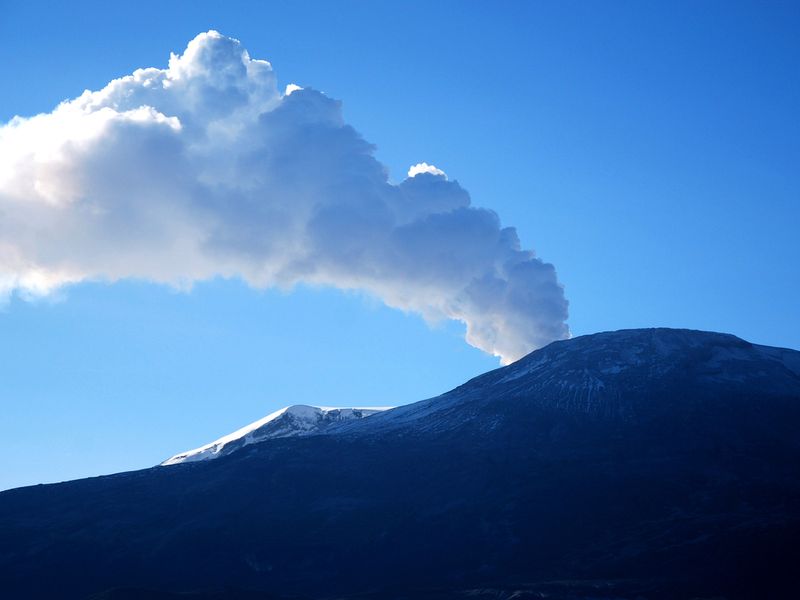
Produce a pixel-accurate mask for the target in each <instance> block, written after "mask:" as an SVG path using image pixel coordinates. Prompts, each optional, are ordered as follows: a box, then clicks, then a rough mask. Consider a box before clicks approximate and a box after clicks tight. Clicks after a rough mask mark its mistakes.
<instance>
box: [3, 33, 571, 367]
mask: <svg viewBox="0 0 800 600" xmlns="http://www.w3.org/2000/svg"><path fill="white" fill-rule="evenodd" d="M220 276H222V277H242V278H244V279H245V280H246V281H247V282H249V283H250V284H251V285H253V286H258V287H266V286H276V285H277V286H284V287H291V286H292V285H294V284H296V283H299V282H304V283H309V284H317V285H325V286H335V287H338V288H341V289H358V290H363V291H366V292H368V293H370V294H374V295H376V296H377V297H379V298H381V300H382V301H383V302H385V303H386V304H387V305H389V306H392V307H395V308H398V309H402V310H406V311H412V312H415V313H419V314H421V315H422V316H423V317H424V318H426V319H428V320H429V321H436V320H440V319H456V320H459V321H463V322H464V323H465V324H466V327H467V333H466V339H467V341H468V342H469V343H470V344H472V345H473V346H476V347H478V348H480V349H482V350H484V351H486V352H489V353H492V354H495V355H497V356H500V357H501V359H502V360H503V361H504V362H509V361H512V360H515V359H517V358H519V357H521V356H522V355H524V354H526V353H527V352H529V351H531V350H533V349H535V348H537V347H540V346H542V345H544V344H546V343H548V342H550V341H552V340H555V339H561V338H564V337H567V336H568V335H569V330H568V328H567V326H566V324H565V320H566V318H567V302H566V300H565V299H564V293H563V288H562V286H561V285H560V284H559V283H558V280H557V277H556V273H555V269H554V268H553V266H552V265H550V264H547V263H544V262H542V261H541V260H539V259H538V258H536V257H535V256H534V254H533V253H532V252H531V251H527V250H522V249H521V248H520V243H519V239H518V237H517V234H516V231H515V230H514V229H513V228H503V227H502V226H501V225H500V221H499V219H498V217H497V215H496V214H495V213H494V212H492V211H490V210H486V209H482V208H476V207H473V206H471V203H470V197H469V194H468V193H467V192H466V191H465V190H464V189H463V188H461V186H459V184H458V183H457V182H456V181H451V180H448V179H447V176H446V175H445V174H444V173H443V172H442V171H441V170H439V169H437V168H436V167H434V166H432V165H427V164H425V163H420V164H419V165H416V166H414V167H412V168H411V170H410V171H409V177H408V178H406V179H405V180H404V181H402V182H401V183H400V184H398V185H394V184H392V183H390V182H389V181H388V177H387V172H386V168H385V167H384V166H383V165H382V164H380V163H379V162H378V161H377V160H376V159H375V158H374V147H373V146H372V145H371V144H369V143H368V142H366V141H365V140H364V139H363V138H362V137H361V136H360V135H359V134H358V132H357V131H356V130H355V129H353V128H352V127H351V126H349V125H347V124H346V123H345V122H344V120H343V118H342V112H341V105H340V103H339V102H337V101H335V100H332V99H330V98H328V97H327V96H325V95H324V94H322V93H320V92H318V91H315V90H312V89H301V88H298V87H297V86H289V87H288V88H287V90H286V92H285V93H284V92H281V91H280V90H279V89H278V87H277V83H276V79H275V75H274V72H273V70H272V67H271V66H270V65H269V63H267V62H266V61H260V60H253V59H251V58H250V57H249V55H248V54H247V52H246V51H245V50H244V49H243V48H242V47H241V45H240V44H239V42H238V41H237V40H234V39H231V38H227V37H225V36H222V35H220V34H218V33H216V32H213V31H212V32H208V33H203V34H200V35H199V36H197V37H196V38H195V39H194V40H192V41H191V42H190V43H189V45H188V47H187V48H186V51H185V52H184V53H183V55H181V56H176V55H172V57H171V58H170V61H169V67H168V68H166V69H154V68H150V69H140V70H137V71H136V72H134V73H133V74H132V75H130V76H127V77H123V78H121V79H117V80H114V81H112V82H111V83H109V84H108V85H107V86H106V87H105V88H104V89H102V90H100V91H96V92H90V91H86V92H84V93H83V94H82V95H81V96H80V97H78V98H75V99H74V100H69V101H67V102H64V103H62V104H60V105H59V106H58V107H57V108H56V109H55V110H53V112H51V113H47V114H40V115H37V116H34V117H31V118H19V117H16V118H15V119H13V120H12V121H10V122H9V123H7V124H5V125H3V126H1V127H0V295H6V296H7V295H8V294H11V293H14V292H15V291H16V292H19V293H23V294H30V295H37V294H47V293H50V292H51V291H52V290H54V289H56V288H58V287H60V286H63V285H65V284H69V283H73V282H78V281H84V280H105V281H115V280H118V279H121V278H131V277H135V278H144V279H147V280H151V281H155V282H161V283H165V284H169V285H177V286H185V287H188V286H190V285H191V284H192V283H193V282H195V281H200V280H205V279H209V278H213V277H220Z"/></svg>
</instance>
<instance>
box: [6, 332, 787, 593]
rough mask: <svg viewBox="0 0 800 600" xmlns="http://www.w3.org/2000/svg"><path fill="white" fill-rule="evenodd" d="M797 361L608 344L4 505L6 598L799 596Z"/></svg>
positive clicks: (689, 342)
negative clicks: (118, 592) (128, 591)
mask: <svg viewBox="0 0 800 600" xmlns="http://www.w3.org/2000/svg"><path fill="white" fill-rule="evenodd" d="M798 365H800V353H798V352H795V351H792V350H783V349H776V348H768V347H763V346H756V345H751V344H748V343H747V342H744V341H742V340H740V339H738V338H735V337H733V336H727V335H722V334H710V333H704V332H691V331H681V330H663V329H662V330H632V331H624V332H612V333H606V334H598V335H594V336H585V337H582V338H575V339H573V340H569V341H564V342H557V343H554V344H551V345H550V346H548V347H546V348H543V349H542V350H539V351H536V352H534V353H532V354H530V355H529V356H527V357H525V358H523V359H522V360H521V361H518V362H517V363H514V364H512V365H510V366H508V367H505V368H502V369H498V370H496V371H492V372H490V373H487V374H486V375H482V376H480V377H477V378H475V379H473V380H472V381H470V382H468V383H466V384H464V385H463V386H460V387H459V388H456V389H455V390H453V391H451V392H448V393H447V394H444V395H442V396H440V397H438V398H434V399H431V400H426V401H423V402H419V403H416V404H412V405H408V406H404V407H400V408H397V409H393V410H389V411H385V412H381V413H378V414H374V415H372V416H370V417H369V418H367V419H358V420H352V421H344V422H337V423H333V424H331V425H330V427H328V428H326V430H325V431H324V432H323V433H322V434H319V435H309V436H300V437H289V438H274V439H267V440H264V441H262V442H260V443H254V444H249V445H245V446H243V447H241V448H238V449H237V450H236V451H232V452H230V453H228V454H227V455H225V456H222V457H221V458H219V459H218V460H213V461H199V462H191V463H185V464H177V465H174V466H170V467H168V468H163V467H156V468H153V469H148V470H144V471H138V472H134V473H123V474H119V475H113V476H109V477H102V478H94V479H88V480H81V481H74V482H68V483H64V484H58V485H49V486H36V487H32V488H21V489H18V490H11V491H7V492H3V493H0V593H2V594H3V595H6V596H9V597H26V598H51V597H58V598H65V599H70V598H84V597H87V596H89V595H90V594H94V593H99V592H102V591H103V590H106V589H110V588H137V589H140V590H141V589H150V590H159V593H161V595H162V596H164V595H165V594H166V593H167V592H188V591H191V592H197V593H198V594H200V593H205V594H206V595H210V594H213V593H216V592H220V590H225V589H229V588H236V589H242V590H252V592H253V593H257V592H263V593H266V594H273V595H275V596H291V595H297V596H303V597H307V598H350V597H352V598H355V597H359V598H417V599H419V598H431V599H433V598H461V597H463V598H467V597H469V598H473V599H474V598H495V599H497V598H511V597H512V596H513V597H514V598H541V597H548V598H564V599H566V598H588V597H592V598H690V597H693V598H701V597H707V598H711V597H714V598H752V597H771V598H781V597H786V598H789V597H792V595H793V593H794V574H793V569H794V566H795V565H796V564H797V561H798V560H800V551H799V550H798V548H797V545H796V540H797V539H798V536H800V475H799V474H798V467H797V465H798V464H800V440H799V439H798V435H797V431H798V427H800V374H799V372H798ZM220 593H221V592H220ZM107 597H109V598H110V597H114V592H109V594H108V595H107ZM120 597H122V596H120ZM140 597H142V598H145V597H147V596H146V595H145V592H140ZM152 597H157V596H155V595H153V596H152ZM231 597H233V596H231Z"/></svg>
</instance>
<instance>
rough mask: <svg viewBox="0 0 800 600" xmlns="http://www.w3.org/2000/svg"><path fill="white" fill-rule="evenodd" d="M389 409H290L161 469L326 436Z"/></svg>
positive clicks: (168, 462) (175, 458) (170, 460)
mask: <svg viewBox="0 0 800 600" xmlns="http://www.w3.org/2000/svg"><path fill="white" fill-rule="evenodd" d="M388 408H391V407H387V406H371V407H364V408H333V407H330V406H307V405H305V404H295V405H293V406H287V407H285V408H282V409H280V410H276V411H275V412H274V413H270V414H268V415H267V416H266V417H264V418H262V419H259V420H258V421H254V422H253V423H250V424H249V425H245V426H244V427H242V428H241V429H237V430H236V431H234V432H233V433H229V434H228V435H225V436H223V437H221V438H219V439H218V440H215V441H213V442H211V443H210V444H206V445H205V446H200V447H199V448H195V449H194V450H188V451H187V452H181V453H180V454H176V455H175V456H173V457H171V458H168V459H167V460H165V461H164V462H163V463H161V466H167V465H176V464H179V463H185V462H196V461H199V460H209V459H212V458H218V457H220V456H224V455H226V454H230V453H231V452H233V451H234V450H238V449H239V448H242V447H243V446H247V445H249V444H254V443H257V442H261V441H264V440H267V439H274V438H282V437H298V436H302V435H313V434H316V433H322V432H323V431H325V430H326V429H328V428H329V427H330V426H331V425H333V424H335V423H339V422H342V421H350V420H354V419H363V418H365V417H369V416H370V415H373V414H375V413H377V412H380V411H383V410H386V409H388Z"/></svg>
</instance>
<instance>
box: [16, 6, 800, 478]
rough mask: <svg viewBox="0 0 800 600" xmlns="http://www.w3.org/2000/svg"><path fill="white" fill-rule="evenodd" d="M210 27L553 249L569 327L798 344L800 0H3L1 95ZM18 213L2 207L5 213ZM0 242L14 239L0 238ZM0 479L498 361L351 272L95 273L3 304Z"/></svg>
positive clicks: (161, 450) (40, 473) (158, 449)
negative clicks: (181, 285)
mask: <svg viewBox="0 0 800 600" xmlns="http://www.w3.org/2000/svg"><path fill="white" fill-rule="evenodd" d="M208 29H217V30H219V31H221V32H222V33H224V34H226V35H230V36H233V37H236V38H238V39H240V40H241V41H242V43H243V45H244V46H245V47H246V48H247V49H248V50H249V52H250V55H251V56H252V57H254V58H263V59H267V60H269V61H270V62H271V63H272V65H273V67H274V68H275V70H276V72H277V76H278V80H279V83H280V85H281V86H283V85H286V84H288V83H297V84H299V85H301V86H311V87H314V88H316V89H319V90H322V91H324V92H325V93H326V94H328V95H329V96H332V97H334V98H337V99H340V100H342V101H343V103H344V114H345V117H346V119H347V121H348V122H349V123H350V124H352V125H353V126H354V127H355V128H356V129H357V130H358V131H359V132H360V133H361V134H362V135H363V136H364V137H365V138H366V139H367V140H369V141H370V142H372V143H374V144H376V145H377V154H376V156H377V158H378V159H379V160H380V161H381V162H383V163H384V164H385V165H387V166H388V167H389V170H390V175H391V177H392V179H393V180H394V181H399V180H401V179H402V178H403V177H404V175H405V172H406V170H407V169H408V167H409V165H412V164H415V163H418V162H421V161H426V162H428V163H433V164H435V165H436V166H438V167H440V168H442V169H444V170H445V171H446V172H447V173H448V175H449V176H450V177H451V178H454V179H457V180H458V181H459V182H460V183H461V185H462V186H464V187H465V188H466V189H467V190H468V191H469V192H470V194H471V196H472V201H473V203H474V204H476V205H478V206H484V207H488V208H491V209H493V210H495V211H496V212H497V213H498V214H499V216H500V218H501V220H502V222H503V224H504V225H510V226H514V227H516V228H517V231H518V233H519V236H520V238H521V240H522V243H523V246H524V247H526V248H534V249H535V250H536V252H537V254H538V255H539V256H541V257H542V258H543V259H544V260H546V261H548V262H552V263H553V264H554V265H555V267H556V269H557V272H558V275H559V279H560V281H561V282H562V283H563V284H564V285H565V289H566V295H567V298H568V299H569V301H570V318H569V324H570V327H571V330H572V333H573V335H581V334H585V333H592V332H596V331H602V330H611V329H620V328H628V327H649V326H669V327H689V328H697V329H708V330H717V331H726V332H731V333H735V334H737V335H739V336H741V337H744V338H746V339H748V340H750V341H753V342H757V343H764V344H771V345H779V346H787V347H794V348H800V319H799V318H798V316H797V311H798V307H800V266H799V265H800V235H798V232H799V231H800V109H798V107H800V71H798V64H800V5H798V4H797V3H793V2H786V3H755V2H754V3H737V2H688V3H676V2H604V3H600V2H594V3H591V2H578V3H572V2H548V3H539V2H500V3H496V2H484V3H478V2H402V3H400V2H397V3H395V2H366V1H364V2H336V3H332V2H330V3H323V2H319V3H317V2H263V3H261V2H226V3H211V2H208V3H203V2H185V3H161V2H158V3H156V2H153V3H148V2H140V3H137V4H136V5H131V4H125V5H109V4H108V3H106V2H81V3H79V4H75V3H38V2H28V1H26V2H17V1H1V2H0V39H2V42H0V63H2V64H3V65H4V69H3V77H4V83H3V85H2V93H0V122H6V121H8V120H9V119H10V118H11V117H13V116H14V115H22V116H30V115H33V114H36V113H39V112H49V111H51V110H52V109H53V108H54V107H55V105H56V104H57V103H58V102H60V101H62V100H64V99H67V98H73V97H75V96H77V95H79V94H80V93H81V92H82V91H83V90H84V89H87V88H88V89H99V88H101V87H103V86H104V85H105V84H106V83H107V82H108V81H110V80H111V79H113V78H116V77H120V76H122V75H125V74H128V73H131V72H132V71H133V70H134V69H136V68H138V67H146V66H157V67H164V66H166V62H167V59H168V57H169V52H170V51H173V52H181V51H182V50H183V49H184V48H185V46H186V43H187V42H188V41H189V40H190V39H192V38H193V37H194V36H195V35H196V34H197V33H199V32H201V31H206V30H208ZM0 218H2V214H0ZM0 241H2V240H0ZM0 332H2V340H3V343H2V345H1V346H0V386H1V387H0V406H2V419H0V438H1V439H2V440H3V444H4V449H3V452H2V458H1V459H0V489H4V488H8V487H15V486H18V485H25V484H31V483H37V482H49V481H58V480H65V479H71V478H76V477H81V476H88V475H95V474H100V473H108V472H115V471H121V470H128V469H134V468H140V467H146V466H149V465H152V464H155V463H157V462H159V461H160V460H162V459H164V458H166V457H168V456H170V455H172V454H174V453H176V452H178V451H181V450H185V449H188V448H191V447H195V446H197V445H200V444H202V443H205V442H208V441H210V440H212V439H214V438H216V437H218V436H219V435H221V434H224V433H227V432H229V431H232V430H233V429H235V428H238V427H239V426H242V425H244V424H246V423H248V422H250V421H253V420H255V419H257V418H259V417H261V416H263V415H265V414H267V413H269V412H271V411H272V410H274V409H276V408H278V407H281V406H285V405H287V404H293V403H310V404H323V405H375V404H382V405H388V404H402V403H407V402H411V401H414V400H418V399H422V398H425V397H429V396H432V395H435V394H438V393H441V392H443V391H446V390H447V389H449V388H451V387H453V386H455V385H457V384H459V383H462V382H463V381H465V380H466V379H468V378H470V377H472V376H475V375H477V374H479V373H481V372H483V371H486V370H488V369H491V368H494V367H496V366H497V364H498V363H497V359H496V358H493V357H491V356H488V355H485V354H483V353H482V352H480V351H479V350H477V349H475V348H472V347H470V346H468V345H466V344H465V343H464V341H463V328H462V327H461V326H459V325H458V324H457V323H445V324H442V325H441V326H439V327H435V328H430V327H428V326H427V325H426V324H425V323H424V322H423V321H422V319H421V318H419V317H418V316H414V315H406V314H403V313H401V312H398V311H395V310H392V309H389V308H386V307H385V306H383V305H382V304H381V303H380V302H379V301H377V300H375V299H372V298H368V297H365V296H363V295H359V294H355V293H341V292H337V291H334V290H325V291H320V290H314V289H310V288H305V287H303V288H300V289H298V290H296V291H295V292H293V293H284V292H278V291H274V290H267V291H255V290H252V289H250V288H249V287H248V286H246V285H245V284H244V283H240V282H236V281H213V282H209V283H204V284H201V285H199V286H197V287H196V288H195V289H194V290H193V291H192V292H190V293H179V292H175V291H174V290H171V289H169V288H166V287H162V286H158V285H154V284H149V283H146V282H142V281H129V282H123V283H119V284H115V285H106V284H100V283H84V284H79V285H76V286H72V287H68V288H65V289H63V290H61V292H59V293H58V295H57V297H56V298H51V299H47V300H38V301H34V302H30V301H26V300H23V299H20V298H19V297H14V298H12V299H11V301H10V302H9V303H8V304H7V305H6V306H5V307H3V308H2V309H0Z"/></svg>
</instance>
